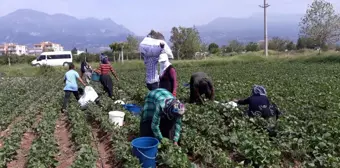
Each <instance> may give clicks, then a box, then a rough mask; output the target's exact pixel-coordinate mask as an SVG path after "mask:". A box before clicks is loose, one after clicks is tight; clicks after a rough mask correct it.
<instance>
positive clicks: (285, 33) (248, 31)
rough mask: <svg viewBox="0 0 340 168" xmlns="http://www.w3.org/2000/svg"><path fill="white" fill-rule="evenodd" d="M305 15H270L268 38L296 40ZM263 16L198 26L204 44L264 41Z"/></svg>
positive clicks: (216, 21) (217, 21) (257, 15)
mask: <svg viewBox="0 0 340 168" xmlns="http://www.w3.org/2000/svg"><path fill="white" fill-rule="evenodd" d="M302 16H303V15H299V14H295V15H293V14H280V15H279V14H270V13H269V14H268V22H267V23H268V37H269V38H271V37H274V36H278V37H282V38H286V39H290V40H296V39H297V38H298V33H299V22H300V19H301V17H302ZM263 24H264V22H263V15H262V14H255V15H253V16H251V17H249V18H226V17H221V18H217V19H215V20H213V21H211V22H209V23H208V24H206V25H201V26H197V27H196V28H197V29H198V31H199V32H200V35H201V38H202V40H203V41H204V42H207V43H211V42H216V43H218V44H220V45H223V44H226V43H228V42H229V41H231V40H236V39H237V40H239V41H242V42H250V41H255V42H256V41H259V40H263V36H264V30H263V27H264V26H263Z"/></svg>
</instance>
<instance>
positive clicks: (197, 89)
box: [190, 72, 215, 104]
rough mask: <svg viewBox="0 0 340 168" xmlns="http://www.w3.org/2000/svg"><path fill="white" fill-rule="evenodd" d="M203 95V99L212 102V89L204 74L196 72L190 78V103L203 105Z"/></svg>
mask: <svg viewBox="0 0 340 168" xmlns="http://www.w3.org/2000/svg"><path fill="white" fill-rule="evenodd" d="M203 94H204V95H205V98H207V99H209V100H214V97H215V91H214V87H213V84H212V82H211V79H210V78H209V77H208V75H207V74H206V73H204V72H196V73H194V74H192V75H191V78H190V103H201V104H202V103H204V100H203V98H202V95H203Z"/></svg>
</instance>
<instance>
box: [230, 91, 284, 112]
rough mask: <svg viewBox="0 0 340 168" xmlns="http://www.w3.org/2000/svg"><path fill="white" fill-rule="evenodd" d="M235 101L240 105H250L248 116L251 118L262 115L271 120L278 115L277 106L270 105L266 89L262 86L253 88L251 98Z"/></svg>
mask: <svg viewBox="0 0 340 168" xmlns="http://www.w3.org/2000/svg"><path fill="white" fill-rule="evenodd" d="M234 101H235V102H236V103H237V104H240V105H249V107H248V111H247V115H248V116H250V117H254V116H256V115H260V116H261V117H263V118H269V117H271V116H277V115H278V113H277V112H278V111H277V107H276V105H275V104H271V103H270V101H269V99H268V97H267V91H266V89H265V88H264V87H263V86H260V85H254V86H253V88H252V91H251V96H250V97H248V98H246V99H243V100H234Z"/></svg>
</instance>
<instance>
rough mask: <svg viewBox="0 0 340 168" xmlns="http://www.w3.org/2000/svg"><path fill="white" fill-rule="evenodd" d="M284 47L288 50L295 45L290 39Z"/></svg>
mask: <svg viewBox="0 0 340 168" xmlns="http://www.w3.org/2000/svg"><path fill="white" fill-rule="evenodd" d="M286 49H287V50H288V51H292V50H296V45H295V44H294V42H292V41H291V42H289V43H288V44H287V45H286Z"/></svg>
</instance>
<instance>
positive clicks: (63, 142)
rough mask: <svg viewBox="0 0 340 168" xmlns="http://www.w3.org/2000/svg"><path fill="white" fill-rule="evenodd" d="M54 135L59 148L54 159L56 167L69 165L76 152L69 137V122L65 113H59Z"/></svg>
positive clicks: (62, 167) (60, 167)
mask: <svg viewBox="0 0 340 168" xmlns="http://www.w3.org/2000/svg"><path fill="white" fill-rule="evenodd" d="M54 137H55V139H56V141H57V144H58V149H59V153H58V156H56V160H57V161H58V162H59V165H58V166H57V168H64V167H69V166H71V165H72V163H73V161H74V160H75V158H76V154H75V150H74V145H73V143H72V141H71V138H70V132H69V124H68V122H67V117H66V116H65V114H60V116H59V119H58V120H57V122H56V126H55V131H54Z"/></svg>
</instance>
